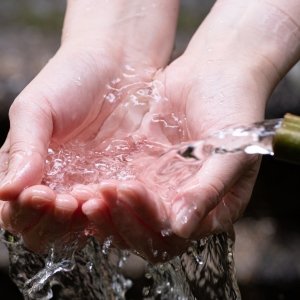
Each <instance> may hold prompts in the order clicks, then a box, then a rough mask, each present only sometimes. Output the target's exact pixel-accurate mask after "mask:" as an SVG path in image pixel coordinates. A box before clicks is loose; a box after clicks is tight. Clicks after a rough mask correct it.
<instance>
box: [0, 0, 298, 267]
mask: <svg viewBox="0 0 300 300" xmlns="http://www.w3.org/2000/svg"><path fill="white" fill-rule="evenodd" d="M149 3H150V2H149V1H146V0H144V1H141V0H140V1H130V4H128V2H126V1H121V0H118V1H117V0H116V1H106V2H104V1H94V0H89V1H84V3H83V2H82V1H69V2H68V9H67V14H66V19H65V25H64V30H63V37H62V45H61V48H60V49H59V51H58V52H57V53H56V55H55V56H54V57H53V59H52V60H51V61H50V62H49V63H48V64H47V65H46V66H45V68H44V69H43V70H42V71H41V72H40V74H39V75H38V76H37V77H36V78H35V79H34V80H33V81H32V82H31V84H30V85H29V86H27V87H26V88H25V90H24V91H23V92H22V93H21V94H20V95H19V96H18V97H17V99H16V100H15V101H14V103H13V105H12V107H11V109H10V122H11V128H10V132H9V134H8V137H7V140H6V142H5V144H4V145H3V147H2V148H1V152H0V165H1V168H2V169H1V170H0V174H1V175H0V176H1V179H2V180H1V184H0V199H2V200H3V201H1V204H0V208H1V223H2V226H3V227H4V228H6V229H8V230H10V231H12V232H15V233H21V234H22V236H23V238H24V241H25V244H26V245H27V246H28V247H29V248H31V249H33V250H34V251H43V250H44V249H42V248H41V244H45V245H48V244H49V243H51V242H53V241H55V240H58V239H60V238H61V237H62V236H64V235H66V234H67V233H69V232H71V231H78V230H80V229H83V228H86V227H87V226H89V225H90V224H93V234H94V235H95V236H96V237H97V238H98V239H99V240H100V241H103V240H104V239H105V238H107V237H109V236H113V243H114V244H115V245H117V246H118V247H121V248H130V249H134V250H136V251H138V252H139V253H140V254H141V255H142V256H144V257H146V258H147V259H150V260H153V261H157V260H162V259H163V258H164V251H167V252H168V253H169V255H170V256H173V255H176V254H178V253H180V252H182V251H183V250H184V249H185V248H186V247H187V245H188V241H189V239H191V238H192V239H194V238H201V237H204V236H206V235H208V234H211V233H214V232H220V231H224V230H230V229H231V227H232V224H233V222H234V221H235V220H237V218H238V217H240V216H241V214H242V213H243V211H244V209H245V207H246V205H247V203H248V201H249V198H250V195H251V191H252V188H253V185H254V182H255V179H256V175H257V172H258V168H259V158H258V157H257V156H246V155H232V156H212V157H210V158H209V159H207V160H206V161H205V162H204V164H203V166H202V168H201V170H200V171H199V172H198V173H197V174H196V175H195V176H194V177H193V180H191V181H189V182H188V183H186V184H185V185H183V186H180V187H179V188H178V190H177V191H176V194H175V195H174V196H172V199H170V201H163V200H162V199H161V198H159V197H158V196H157V195H156V194H155V193H154V192H153V191H152V190H151V189H150V187H149V184H148V182H147V178H140V179H139V180H134V181H127V182H118V181H115V180H107V181H103V182H101V183H99V184H98V185H86V186H83V185H78V186H75V187H74V188H73V190H72V191H71V192H70V193H68V194H59V193H56V192H54V191H52V190H51V189H50V188H48V187H46V186H42V185H40V182H41V178H42V175H43V166H44V160H45V156H46V153H47V148H48V145H49V143H50V141H55V142H57V143H65V142H67V141H69V140H72V139H75V138H76V139H80V140H82V141H88V140H89V139H90V138H91V136H92V137H95V136H96V137H97V139H99V140H104V139H106V138H110V137H122V136H126V135H131V134H139V135H144V136H148V135H150V134H151V137H154V138H155V139H157V140H158V141H164V142H166V141H168V142H170V141H173V142H174V141H175V142H176V141H178V138H177V137H176V136H173V137H171V138H170V136H167V135H166V133H165V132H163V131H161V130H154V131H153V130H152V131H151V130H150V129H151V128H150V129H149V121H147V118H145V114H144V113H137V114H135V115H134V117H132V118H131V117H130V118H123V117H124V115H125V116H126V114H127V113H128V112H127V111H124V108H123V107H122V105H120V104H122V103H125V102H126V101H127V100H126V97H125V96H124V98H121V99H120V102H118V103H117V104H115V105H107V103H105V102H104V100H103V99H104V96H105V95H106V94H107V92H108V90H107V84H110V83H111V81H112V80H113V79H115V78H118V77H121V76H122V73H123V70H124V66H126V65H129V66H130V67H133V68H134V69H135V76H134V78H129V79H128V83H135V82H141V81H142V82H152V81H159V82H161V86H162V90H163V94H164V95H165V96H166V97H167V99H169V102H168V105H167V106H165V105H163V104H161V103H159V104H158V105H156V104H153V103H149V104H148V109H149V110H150V111H152V112H154V113H159V112H164V113H168V112H170V113H172V112H177V113H179V114H181V115H184V116H185V117H186V120H187V126H188V132H189V134H188V139H191V140H195V139H200V138H201V137H203V136H206V135H208V134H210V133H212V132H214V131H216V130H219V129H222V128H224V127H226V126H228V125H234V124H245V123H252V122H256V121H259V120H262V119H263V116H264V109H265V104H266V101H267V99H268V97H269V95H270V93H271V92H272V90H273V89H274V87H275V86H276V84H277V83H278V81H279V80H280V78H281V77H282V76H283V75H285V73H286V72H287V71H288V70H289V68H290V67H291V66H292V65H293V64H295V63H296V62H297V61H298V60H299V57H300V44H299V41H300V29H299V25H298V24H297V22H296V21H295V20H298V19H299V16H300V3H299V1H289V3H286V1H284V0H276V1H272V3H269V2H268V1H258V0H255V1H242V3H241V1H238V0H219V1H217V3H216V5H215V6H214V8H213V10H212V11H211V13H210V14H209V15H208V17H207V18H206V20H205V21H204V23H203V24H202V25H201V26H200V27H199V29H198V30H197V32H196V33H195V35H194V37H193V38H192V40H191V42H190V43H189V45H188V47H187V49H186V51H185V52H184V53H183V55H182V56H180V57H179V58H177V59H176V60H175V61H173V62H172V63H170V64H169V57H170V55H171V51H172V47H173V41H174V35H175V27H176V18H177V13H178V2H177V1H172V2H171V1H151V4H149ZM143 6H145V7H146V9H145V10H143V9H142V7H143ZM145 12H146V13H145ZM145 33H147V34H145ZM112 37H113V38H112ZM283 40H284V43H283V42H282V41H283ZM74 62H76V63H74ZM120 66H121V67H120ZM79 77H80V86H78V84H76V80H78V78H79ZM170 143H171V142H170ZM166 220H167V228H170V229H171V231H172V234H171V235H169V236H163V235H162V234H161V231H162V230H165V229H166ZM145 237H147V238H145ZM149 239H150V240H151V242H150V243H149ZM153 250H157V251H153ZM153 252H155V255H154V254H153Z"/></svg>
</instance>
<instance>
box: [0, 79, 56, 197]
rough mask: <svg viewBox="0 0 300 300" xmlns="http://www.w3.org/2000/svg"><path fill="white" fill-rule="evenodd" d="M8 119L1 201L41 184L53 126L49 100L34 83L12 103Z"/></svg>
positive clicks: (3, 152)
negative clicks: (8, 126)
mask: <svg viewBox="0 0 300 300" xmlns="http://www.w3.org/2000/svg"><path fill="white" fill-rule="evenodd" d="M9 119H10V132H9V134H8V136H7V139H6V142H5V144H4V145H3V147H2V149H1V151H0V156H2V158H3V156H4V155H5V156H7V167H6V172H1V173H2V174H3V175H2V178H1V182H0V199H2V200H13V199H15V198H16V197H17V196H18V195H19V193H20V192H21V191H22V190H23V189H24V188H26V187H28V186H30V185H33V184H37V183H39V182H40V181H41V179H42V176H43V167H44V160H45V157H46V154H47V148H48V145H49V141H50V137H51V135H52V127H53V125H52V117H51V109H50V107H49V105H48V104H47V99H46V98H45V96H43V95H42V94H41V93H40V92H39V91H37V90H36V89H35V88H34V86H33V85H32V84H31V85H29V86H28V87H27V88H26V89H25V90H24V91H23V92H22V93H21V94H20V95H19V96H18V97H17V98H16V100H15V101H14V102H13V104H12V106H11V108H10V111H9ZM4 148H5V149H4Z"/></svg>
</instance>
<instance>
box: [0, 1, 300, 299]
mask: <svg viewBox="0 0 300 300" xmlns="http://www.w3.org/2000/svg"><path fill="white" fill-rule="evenodd" d="M213 3H214V1H212V0H201V1H199V0H182V1H181V5H182V9H181V14H180V19H179V27H178V34H177V39H176V47H175V50H174V53H175V54H174V55H175V56H177V55H179V54H180V53H182V51H183V50H184V48H185V46H186V44H187V42H188V41H189V39H190V37H191V36H192V34H193V32H194V31H195V29H196V28H197V26H198V25H199V24H200V23H201V21H202V20H203V18H204V17H205V16H206V14H207V13H208V11H209V9H210V7H211V6H212V5H213ZM64 9H65V1H62V0H51V1H50V0H22V1H19V0H1V1H0V144H2V143H3V141H4V138H5V136H6V133H7V130H8V128H9V122H8V117H7V113H8V109H9V106H10V105H11V103H12V101H13V100H14V98H15V97H16V95H18V93H19V92H20V91H21V90H22V89H23V88H24V87H25V86H26V85H27V84H28V83H29V82H30V80H32V78H33V77H34V76H35V75H36V74H37V72H38V71H39V70H40V69H41V68H42V67H43V65H45V63H46V62H47V61H48V60H49V59H50V58H51V57H52V56H53V54H54V53H55V51H56V50H57V49H58V47H59V44H60V33H61V26H62V21H63V15H64ZM285 112H292V113H295V114H300V66H299V64H298V65H296V66H295V67H294V68H293V69H292V70H291V71H290V73H289V74H288V75H287V76H286V77H285V78H284V79H283V80H282V82H281V83H280V85H279V86H278V88H277V89H276V90H275V92H274V94H273V95H272V97H271V99H270V101H269V103H268V107H267V112H266V118H278V117H282V116H283V114H284V113H285ZM299 171H300V167H298V166H295V165H291V164H288V163H283V162H278V161H274V159H273V158H271V157H264V158H263V162H262V167H261V170H260V173H259V176H258V180H257V183H256V185H255V189H254V192H253V196H252V200H251V202H250V205H249V207H248V209H247V211H246V213H245V216H244V218H242V219H241V220H240V221H239V222H238V223H237V224H236V247H235V260H236V269H237V275H238V280H239V285H240V289H241V292H242V298H243V299H244V300H248V299H249V300H250V299H251V300H252V299H256V300H265V299H272V300H274V299H275V300H276V299H278V300H283V299H300V232H299V231H300V218H299V212H300V201H299V200H300V191H299V186H298V184H299V182H300V172H299ZM7 270H8V257H7V252H6V249H5V247H4V245H2V244H0V290H1V294H2V296H1V299H2V297H3V299H14V300H16V299H22V297H21V296H20V294H18V292H17V290H16V289H15V288H14V287H13V284H12V283H11V281H10V280H9V278H8V276H7Z"/></svg>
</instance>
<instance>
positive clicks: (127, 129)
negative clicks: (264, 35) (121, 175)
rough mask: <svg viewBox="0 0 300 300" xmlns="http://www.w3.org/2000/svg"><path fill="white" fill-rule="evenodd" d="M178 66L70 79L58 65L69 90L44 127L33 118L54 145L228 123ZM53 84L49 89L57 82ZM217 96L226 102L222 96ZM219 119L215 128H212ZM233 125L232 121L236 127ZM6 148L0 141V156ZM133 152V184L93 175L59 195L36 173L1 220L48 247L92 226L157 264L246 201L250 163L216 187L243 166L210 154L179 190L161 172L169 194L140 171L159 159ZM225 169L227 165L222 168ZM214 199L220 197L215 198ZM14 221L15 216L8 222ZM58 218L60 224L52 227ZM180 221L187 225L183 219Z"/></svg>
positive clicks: (183, 133)
mask: <svg viewBox="0 0 300 300" xmlns="http://www.w3.org/2000/svg"><path fill="white" fill-rule="evenodd" d="M178 61H179V62H178ZM178 61H177V62H175V63H173V64H172V65H171V66H169V67H168V68H167V69H166V70H165V71H164V72H160V73H157V74H156V75H155V76H154V73H155V72H154V71H153V70H151V72H143V73H139V72H136V71H135V72H132V74H129V75H130V76H125V79H124V75H123V73H124V72H125V73H126V70H125V71H124V70H122V72H120V71H119V70H118V71H116V70H117V69H116V68H113V67H112V68H108V69H105V68H104V69H101V67H100V72H99V67H97V68H96V69H95V68H89V67H87V66H86V65H85V66H82V67H81V68H80V69H81V70H87V71H83V72H81V73H80V74H79V76H78V77H76V78H75V81H74V78H73V76H74V75H73V72H74V71H73V70H72V68H73V66H71V65H69V66H68V65H66V67H65V68H64V73H65V75H68V74H72V75H71V76H72V78H67V80H66V82H67V83H68V84H67V85H65V86H63V87H62V89H61V90H60V91H57V93H55V94H54V95H52V97H51V98H52V99H54V98H55V99H56V100H55V102H54V103H52V105H51V109H52V120H53V122H52V124H51V123H50V122H47V120H46V121H45V120H44V119H41V121H40V122H41V126H48V127H53V131H52V137H51V139H52V140H53V141H55V142H58V143H63V142H66V141H69V140H73V139H79V140H81V141H84V142H89V141H90V139H91V137H92V139H93V140H94V141H96V144H99V145H102V144H103V142H105V141H108V140H115V139H124V138H128V137H134V138H135V139H137V138H138V139H141V140H147V141H155V142H156V143H158V144H160V143H161V144H164V145H171V144H177V143H179V142H182V141H188V140H195V139H198V138H201V136H203V135H206V134H208V133H209V132H210V131H211V130H213V128H214V129H218V128H222V127H224V126H225V125H228V122H229V121H228V122H227V121H226V116H227V115H226V113H225V115H224V110H223V108H224V107H223V108H222V106H221V107H220V110H219V111H218V110H217V111H216V109H215V107H214V108H212V107H211V106H212V103H215V101H212V102H210V101H205V100H206V99H210V98H211V97H212V96H213V94H214V93H213V92H212V89H211V87H208V88H203V87H205V86H206V84H207V83H206V82H205V81H201V82H200V84H199V81H197V79H195V77H194V76H192V74H190V73H189V68H188V67H187V68H182V67H178V66H181V65H182V64H181V63H180V59H179V60H178ZM78 63H79V65H80V62H78ZM85 63H86V62H85ZM57 65H59V64H57ZM183 65H184V64H183ZM71 70H72V72H71ZM50 71H51V72H53V70H50ZM127 71H128V72H131V70H127ZM46 72H47V70H46ZM70 72H71V73H70ZM133 73H134V75H133ZM99 74H102V76H101V77H100V75H99ZM103 74H104V75H103ZM127 75H128V74H127ZM103 78H105V80H104V81H103ZM182 78H184V80H183V79H182ZM119 79H121V81H120V82H119ZM153 79H154V80H153ZM99 80H100V81H101V84H99ZM58 81H59V78H58ZM209 82H210V81H208V83H209ZM53 84H54V86H57V85H58V84H59V82H54V83H53ZM201 87H202V88H201ZM207 91H209V92H207ZM230 92H231V91H230ZM224 93H225V96H226V90H225V91H224ZM236 94H237V95H236V96H237V97H239V95H238V93H236ZM230 96H232V95H230ZM201 100H202V101H201ZM82 101H84V103H85V105H82ZM198 101H200V102H199V103H198ZM226 107H227V106H226ZM211 111H213V113H214V117H213V118H212V117H211V115H210V113H211ZM233 114H236V115H238V112H236V111H235V110H234V109H230V108H229V109H228V120H229V119H230V120H232V115H233ZM218 115H219V116H218ZM218 117H219V118H218ZM217 119H218V120H219V119H222V120H223V122H222V123H221V122H219V121H218V122H217V121H216V120H217ZM239 121H241V120H239V119H238V118H237V119H236V122H239ZM243 121H244V120H243ZM231 122H232V121H231ZM45 132H47V130H46V131H45ZM44 138H45V137H44ZM9 147H10V145H9V142H7V144H6V146H5V147H4V148H3V151H4V154H3V155H2V159H3V157H4V156H5V149H9ZM160 154H161V152H160ZM39 155H40V156H42V157H43V156H44V155H43V154H42V155H41V153H40V154H39ZM133 156H135V157H134V160H132V162H131V163H130V165H131V168H132V169H134V171H135V173H136V174H138V175H137V176H135V179H134V180H129V181H119V180H116V178H115V177H114V178H113V180H108V178H98V182H97V184H96V185H95V184H93V185H87V186H82V185H81V186H75V187H74V189H73V190H71V192H70V194H67V195H66V194H65V193H58V194H57V193H54V192H53V191H51V190H50V189H49V188H46V187H43V186H40V185H37V186H36V184H39V180H40V179H41V175H42V174H40V175H39V176H35V177H33V178H34V179H32V180H35V181H34V182H30V185H32V186H31V187H30V188H28V189H26V190H25V191H24V192H23V193H21V194H20V196H19V199H20V200H19V201H18V202H16V203H13V204H5V206H4V209H2V219H3V222H4V224H5V225H6V227H8V228H11V229H12V230H15V231H19V232H23V236H24V240H25V242H27V244H28V245H29V246H30V247H31V248H33V249H35V250H39V245H40V239H39V241H36V238H35V236H36V235H37V232H39V233H41V232H43V238H44V240H45V241H47V240H50V241H51V240H53V239H56V238H57V237H60V236H62V235H64V234H65V233H67V232H68V231H70V230H75V229H76V230H78V228H81V229H82V228H84V227H85V226H87V224H89V223H90V222H92V223H93V224H94V226H93V234H94V235H96V237H97V238H98V239H99V240H101V241H103V239H105V238H107V237H108V236H114V242H115V243H116V244H117V245H119V246H121V247H128V248H132V249H135V250H137V251H139V252H140V253H141V254H142V255H144V256H147V257H149V258H152V259H162V258H163V256H164V253H165V251H167V252H168V253H169V254H170V255H173V254H177V253H178V252H180V251H181V250H182V249H184V248H185V247H186V245H187V241H186V240H185V239H182V238H179V237H178V236H181V237H190V236H191V235H192V236H193V237H197V238H198V237H199V236H203V235H206V234H208V233H210V232H212V231H215V230H220V229H224V228H222V226H223V224H225V223H228V222H229V223H231V222H232V219H233V218H235V215H236V214H238V213H239V212H240V210H242V209H243V208H244V207H245V205H246V203H247V200H248V197H249V190H251V187H252V182H253V178H255V172H256V171H255V170H256V168H254V167H253V168H252V167H251V168H249V171H248V172H245V176H244V177H243V178H242V179H240V180H239V182H224V181H223V178H224V177H225V178H226V173H227V174H228V173H230V174H234V173H239V174H240V173H241V172H243V170H244V169H245V168H246V166H249V163H248V162H246V163H245V161H243V159H242V158H238V159H237V158H231V159H230V158H220V157H219V158H217V157H215V158H211V159H209V160H208V161H207V162H204V164H203V166H202V169H201V170H200V171H199V172H197V170H199V168H200V165H198V166H196V167H195V168H194V169H193V172H194V173H193V174H194V176H192V177H191V178H190V179H189V180H185V182H184V184H181V185H179V184H180V182H178V180H177V179H176V176H175V177H174V176H173V174H169V176H170V177H172V176H173V177H174V181H173V188H172V189H170V183H171V181H170V180H169V182H168V183H169V186H167V185H166V182H164V183H163V184H162V183H161V182H159V180H160V178H159V176H156V175H155V176H149V173H148V171H149V168H148V167H149V165H151V164H155V163H156V162H157V156H155V155H153V153H150V154H149V152H147V151H146V152H142V153H135V154H133ZM224 164H226V165H227V166H228V167H225V168H224ZM220 166H222V168H220ZM221 169H222V170H221ZM229 169H230V170H231V171H229ZM203 170H204V171H203ZM34 171H36V169H34V168H32V169H31V172H34ZM4 172H5V171H4ZM210 173H211V174H212V175H211V178H210V179H208V178H207V174H210ZM224 174H225V176H224ZM214 175H215V178H213V176H214ZM250 175H251V176H250ZM218 176H219V178H220V179H219V178H218ZM227 177H230V176H227ZM231 177H232V176H231ZM248 177H249V178H248ZM250 177H251V178H250ZM31 178H32V176H31ZM169 179H170V178H169ZM245 179H247V180H245ZM249 179H251V180H249ZM167 181H168V179H167ZM200 183H201V184H200ZM234 183H236V184H235V185H234ZM28 185H29V184H28ZM178 185H179V186H178ZM170 190H171V192H170ZM244 194H245V195H244ZM41 195H42V196H43V197H41ZM45 195H47V197H45ZM199 195H200V198H201V199H200V200H199ZM222 195H225V197H223V202H220V200H221V198H222V197H221V196H222ZM231 195H234V196H231ZM45 198H46V200H47V201H45ZM37 199H39V200H38V201H37ZM41 199H42V200H41ZM241 199H242V200H241ZM179 200H181V201H179ZM39 201H40V202H39ZM219 203H220V205H219ZM224 203H227V208H228V209H227V210H226V211H225V214H223V215H221V214H220V211H221V212H222V210H221V209H220V206H222V205H224ZM40 204H41V205H40ZM183 206H187V207H188V210H185V213H184V214H182V212H181V209H182V208H183ZM41 207H42V210H41ZM45 207H46V209H45ZM81 207H82V208H81ZM179 210H180V211H179ZM82 211H83V214H82ZM20 212H22V215H21V216H20ZM75 212H77V213H75ZM223 212H224V209H223ZM17 215H18V220H17V221H12V220H13V219H15V218H16V216H17ZM57 215H58V216H60V217H59V219H60V220H64V223H61V221H57ZM187 217H190V219H191V222H186V221H185V219H186V218H187ZM216 217H217V218H219V219H220V226H221V227H220V226H217V227H216V228H215V227H213V223H214V222H213V221H214V218H216ZM66 222H67V223H68V224H69V226H66ZM19 223H20V224H19ZM49 223H50V224H52V225H51V228H49ZM53 223H55V224H57V226H53ZM200 224H201V226H200ZM225 225H226V224H225ZM225 225H224V226H225ZM199 226H200V227H201V228H200V229H199ZM74 228H75V229H74ZM171 232H174V233H175V234H176V235H174V234H170V233H171ZM145 237H149V238H145Z"/></svg>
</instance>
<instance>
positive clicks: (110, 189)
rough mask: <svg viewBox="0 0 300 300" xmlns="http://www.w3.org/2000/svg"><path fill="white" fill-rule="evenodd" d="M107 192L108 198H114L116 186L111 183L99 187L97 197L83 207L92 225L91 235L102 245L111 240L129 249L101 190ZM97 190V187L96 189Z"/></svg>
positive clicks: (117, 245) (118, 245) (119, 246)
mask: <svg viewBox="0 0 300 300" xmlns="http://www.w3.org/2000/svg"><path fill="white" fill-rule="evenodd" d="M102 187H104V189H106V190H107V193H106V196H108V195H109V197H110V199H111V197H113V196H112V195H113V194H114V191H115V188H116V187H115V184H114V183H112V182H110V183H107V184H106V185H105V184H102V185H98V187H97V194H98V196H97V197H94V198H91V199H89V200H88V201H86V202H85V203H83V205H82V212H83V214H84V215H85V216H86V217H87V218H88V220H89V221H90V222H91V223H92V224H91V227H90V229H89V230H90V234H91V235H93V236H95V237H96V238H97V240H98V241H99V242H100V243H103V242H104V241H105V240H107V239H111V241H112V243H113V244H114V245H115V246H116V247H118V248H121V249H128V248H129V247H128V245H127V244H126V242H125V241H124V240H123V239H122V238H121V236H120V235H119V233H118V232H117V230H116V228H115V226H114V224H113V222H112V219H111V215H110V212H109V209H108V206H107V204H106V201H105V200H104V195H103V194H102V190H101V188H102ZM94 188H95V187H94Z"/></svg>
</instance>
